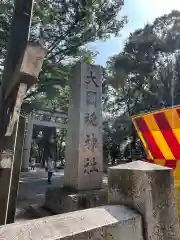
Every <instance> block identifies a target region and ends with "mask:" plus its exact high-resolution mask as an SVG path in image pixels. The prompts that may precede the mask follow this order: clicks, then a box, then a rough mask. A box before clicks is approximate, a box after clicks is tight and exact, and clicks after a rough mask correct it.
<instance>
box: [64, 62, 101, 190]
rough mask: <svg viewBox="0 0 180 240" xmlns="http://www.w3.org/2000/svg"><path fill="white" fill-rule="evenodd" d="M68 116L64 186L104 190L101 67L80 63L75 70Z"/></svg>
mask: <svg viewBox="0 0 180 240" xmlns="http://www.w3.org/2000/svg"><path fill="white" fill-rule="evenodd" d="M72 76H73V79H72V82H71V99H70V107H69V116H68V132H67V147H66V164H65V170H64V178H65V180H64V186H67V187H71V188H75V189H77V190H91V189H99V188H101V186H102V174H103V166H102V165H103V163H102V133H101V121H102V108H101V97H102V78H101V76H102V75H101V67H100V66H94V65H88V64H86V63H83V62H79V63H77V64H76V65H75V67H74V69H73V75H72Z"/></svg>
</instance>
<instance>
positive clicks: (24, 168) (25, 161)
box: [21, 113, 33, 172]
mask: <svg viewBox="0 0 180 240" xmlns="http://www.w3.org/2000/svg"><path fill="white" fill-rule="evenodd" d="M32 134H33V116H32V113H30V114H29V118H28V124H27V132H26V136H25V142H24V149H23V157H22V168H21V171H22V172H27V171H28V167H29V157H30V151H31V142H32Z"/></svg>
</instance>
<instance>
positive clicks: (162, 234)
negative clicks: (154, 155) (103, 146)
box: [108, 161, 180, 240]
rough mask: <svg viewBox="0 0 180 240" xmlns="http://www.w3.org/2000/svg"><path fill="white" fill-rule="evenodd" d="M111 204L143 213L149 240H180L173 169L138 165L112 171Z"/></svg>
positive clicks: (120, 166)
mask: <svg viewBox="0 0 180 240" xmlns="http://www.w3.org/2000/svg"><path fill="white" fill-rule="evenodd" d="M108 183H109V190H108V200H109V204H124V205H126V206H129V207H132V208H133V209H136V210H137V211H138V212H140V213H141V214H142V216H143V219H144V222H143V223H144V230H145V237H146V238H145V239H146V240H179V239H180V229H179V224H178V216H177V206H176V201H175V196H174V182H173V175H172V169H170V168H166V167H162V166H158V165H155V164H150V163H146V162H142V161H136V162H132V163H127V164H123V165H118V166H116V167H111V168H109V172H108Z"/></svg>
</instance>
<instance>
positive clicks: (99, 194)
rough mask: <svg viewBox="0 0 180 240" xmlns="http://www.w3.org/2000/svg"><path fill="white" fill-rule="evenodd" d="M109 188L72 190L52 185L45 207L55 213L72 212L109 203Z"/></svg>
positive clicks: (46, 197) (47, 193)
mask: <svg viewBox="0 0 180 240" xmlns="http://www.w3.org/2000/svg"><path fill="white" fill-rule="evenodd" d="M107 197H108V189H100V190H91V191H78V192H77V191H72V190H70V189H67V188H65V187H64V188H63V187H50V188H48V189H47V191H46V195H45V203H44V207H45V208H47V209H49V210H51V211H52V212H53V213H55V214H59V213H66V212H72V211H76V210H82V209H87V208H92V207H97V206H102V205H106V204H107V203H108V198H107Z"/></svg>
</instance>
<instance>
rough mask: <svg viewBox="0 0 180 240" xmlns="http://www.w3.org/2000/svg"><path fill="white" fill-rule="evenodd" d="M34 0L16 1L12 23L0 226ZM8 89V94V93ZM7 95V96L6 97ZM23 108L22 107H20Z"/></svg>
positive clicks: (3, 110)
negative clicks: (18, 81)
mask: <svg viewBox="0 0 180 240" xmlns="http://www.w3.org/2000/svg"><path fill="white" fill-rule="evenodd" d="M32 8H33V0H26V1H24V0H15V3H14V13H13V18H12V24H11V34H10V38H9V41H8V49H7V56H6V60H5V65H4V72H3V78H2V84H1V92H0V126H1V129H0V131H1V132H0V188H1V190H0V213H1V214H0V225H3V224H6V220H7V210H8V206H9V194H10V185H11V179H12V166H13V161H14V151H15V144H16V137H17V127H18V122H19V112H17V114H16V122H14V124H13V127H12V128H11V130H12V132H11V134H10V135H8V136H5V135H6V131H7V126H8V124H9V120H10V118H11V114H12V112H13V108H14V106H15V102H16V98H17V92H18V89H19V87H18V86H17V85H16V86H14V87H13V88H11V90H10V91H9V86H10V84H11V82H12V81H14V76H15V72H16V69H17V64H18V63H20V59H21V58H22V55H23V52H24V50H25V47H26V44H27V41H28V38H29V29H30V25H31V15H32ZM7 91H8V92H9V96H7ZM5 97H6V99H5ZM18 110H20V109H18Z"/></svg>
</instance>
